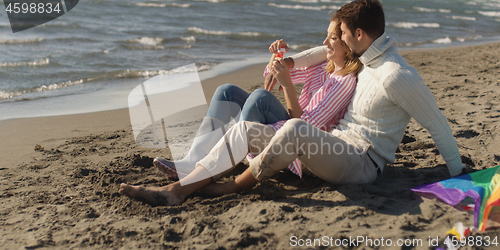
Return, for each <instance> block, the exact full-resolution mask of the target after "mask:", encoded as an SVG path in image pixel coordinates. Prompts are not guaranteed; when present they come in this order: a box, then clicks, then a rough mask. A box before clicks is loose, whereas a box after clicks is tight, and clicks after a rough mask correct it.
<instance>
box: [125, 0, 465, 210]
mask: <svg viewBox="0 0 500 250" xmlns="http://www.w3.org/2000/svg"><path fill="white" fill-rule="evenodd" d="M327 31H328V35H327V37H326V39H325V41H324V42H323V44H324V45H326V46H321V47H317V48H313V49H310V50H308V51H305V52H302V53H299V54H297V55H295V56H292V57H291V58H286V59H282V58H274V56H273V57H272V59H271V62H270V63H269V64H268V65H267V67H266V70H265V75H266V76H267V77H266V81H265V89H266V90H263V89H259V90H256V91H254V92H253V93H252V94H248V93H246V92H245V91H243V90H242V89H240V88H238V87H236V86H234V85H230V84H226V85H222V86H220V87H219V88H218V89H217V91H216V92H215V94H214V96H213V99H212V102H211V103H210V108H209V111H208V114H207V117H206V118H205V119H204V120H203V122H202V125H201V127H200V129H199V131H198V133H197V136H196V138H195V140H194V142H193V145H192V148H191V150H190V151H189V153H188V155H187V156H186V158H185V159H183V160H180V161H176V162H171V161H167V160H164V159H162V158H157V159H155V160H154V165H155V166H156V167H158V168H159V169H160V171H162V172H163V173H165V174H167V176H169V177H179V178H181V180H180V181H178V182H175V183H173V184H170V185H167V186H163V187H141V186H132V185H128V184H121V185H120V191H119V192H120V194H122V195H128V196H130V197H132V198H138V199H142V200H145V201H146V202H148V203H152V204H167V205H179V204H181V203H182V202H183V201H184V200H185V198H186V197H187V196H188V195H190V194H192V193H193V192H195V191H198V190H200V189H202V188H203V191H204V192H205V193H209V194H212V195H223V194H227V193H232V192H238V191H241V190H243V189H245V188H248V187H250V186H252V185H254V184H255V183H256V182H258V181H259V180H262V179H265V178H269V177H271V176H272V175H273V174H275V173H276V172H278V171H280V170H283V169H285V168H286V167H287V166H288V167H289V168H290V169H291V170H292V171H293V172H294V173H297V174H299V175H301V174H302V171H303V170H304V171H308V172H311V173H312V174H314V175H316V176H318V177H320V178H321V179H323V180H325V181H328V182H330V183H333V184H362V183H371V182H373V181H375V179H376V178H377V175H378V174H381V173H382V172H383V168H384V166H385V165H386V164H389V163H392V162H393V161H394V158H395V152H396V149H397V147H398V145H399V143H400V142H401V140H402V138H403V135H404V132H405V129H406V126H407V125H408V123H409V121H410V118H411V117H413V118H415V120H416V121H417V122H419V123H420V124H421V125H422V126H423V127H424V128H426V129H427V130H428V131H429V133H430V134H431V135H432V138H433V140H434V142H435V143H436V145H437V146H438V148H439V152H440V153H441V155H442V156H443V157H444V160H445V161H446V165H447V167H448V170H449V172H450V174H451V176H456V175H458V174H460V173H461V171H462V169H463V168H464V165H463V164H462V162H461V159H460V154H459V152H458V147H457V143H456V141H455V138H454V137H453V134H452V131H451V129H450V126H449V125H448V122H447V119H446V118H445V117H444V116H443V115H442V113H441V111H440V110H439V109H438V107H437V104H436V101H435V99H434V96H433V95H432V93H431V92H430V90H429V89H428V87H427V86H426V85H425V84H424V82H423V80H422V78H421V77H420V76H419V75H418V72H417V71H416V70H415V69H414V68H413V67H410V66H409V65H408V64H407V63H406V61H405V60H404V59H403V58H402V57H401V56H400V55H399V54H398V53H397V45H396V41H395V40H394V39H393V38H392V37H390V36H386V34H385V18H384V12H383V9H382V6H381V4H380V3H379V2H378V1H377V0H356V1H353V2H351V3H348V4H346V5H344V6H343V7H342V8H340V9H339V10H338V11H337V12H336V13H335V15H334V16H333V17H332V18H331V20H330V24H329V26H328V30H327ZM283 46H286V43H285V42H284V41H283V40H278V41H276V42H274V43H273V44H271V46H270V48H269V50H270V51H271V52H272V53H276V52H277V51H278V49H279V48H281V47H283ZM325 59H327V60H326V62H325ZM276 81H277V82H279V84H280V89H282V90H283V91H284V92H285V99H286V103H287V107H288V111H287V110H285V109H284V108H283V106H282V105H281V103H280V102H279V101H278V100H277V98H276V97H275V96H274V95H273V94H271V93H270V92H269V90H272V89H273V87H274V85H275V84H276ZM356 81H357V83H356ZM292 83H304V88H303V90H302V93H301V95H300V97H299V98H297V96H296V93H295V89H294V87H293V84H292ZM231 118H233V119H239V120H240V122H238V123H236V124H235V125H234V126H232V127H231V128H229V129H228V130H227V132H226V129H227V127H228V126H227V124H228V123H229V121H230V119H231ZM213 131H223V132H225V133H220V136H214V134H215V133H212V132H213ZM247 154H250V155H251V156H255V157H254V158H253V159H251V160H250V161H249V167H248V169H246V170H245V171H244V172H243V173H242V174H241V175H239V176H238V177H236V178H235V179H234V180H233V181H229V182H226V183H222V184H220V183H215V181H216V180H217V179H218V178H220V177H221V176H222V175H224V174H227V173H228V172H229V171H230V170H231V169H232V168H234V166H235V165H236V164H237V163H239V162H240V161H241V160H243V159H244V158H245V156H247ZM183 173H184V174H183Z"/></svg>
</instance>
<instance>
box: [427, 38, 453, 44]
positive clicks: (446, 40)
mask: <svg viewBox="0 0 500 250" xmlns="http://www.w3.org/2000/svg"><path fill="white" fill-rule="evenodd" d="M432 42H433V43H439V44H448V43H451V38H450V37H445V38H439V39H436V40H433V41H432Z"/></svg>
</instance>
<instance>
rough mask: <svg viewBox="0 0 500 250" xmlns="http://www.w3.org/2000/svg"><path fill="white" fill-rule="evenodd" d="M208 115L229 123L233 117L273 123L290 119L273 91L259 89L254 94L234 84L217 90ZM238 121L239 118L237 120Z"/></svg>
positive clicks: (240, 119)
mask: <svg viewBox="0 0 500 250" xmlns="http://www.w3.org/2000/svg"><path fill="white" fill-rule="evenodd" d="M207 116H208V117H213V118H216V119H219V120H220V121H222V122H224V123H226V124H227V123H229V122H230V121H231V118H232V119H238V116H239V121H252V122H259V123H262V124H272V123H275V122H278V121H283V120H288V119H290V116H289V115H288V112H287V110H286V109H285V108H284V107H283V105H282V104H281V102H280V101H279V100H278V98H276V96H274V95H273V94H272V93H271V92H269V91H267V90H265V89H257V90H255V91H254V92H252V94H248V93H247V92H246V91H245V90H243V89H241V88H240V87H238V86H236V85H233V84H229V83H227V84H223V85H221V86H219V87H218V88H217V90H216V91H215V93H214V95H213V97H212V101H211V102H210V107H209V108H208V112H207ZM236 122H238V120H237V121H236Z"/></svg>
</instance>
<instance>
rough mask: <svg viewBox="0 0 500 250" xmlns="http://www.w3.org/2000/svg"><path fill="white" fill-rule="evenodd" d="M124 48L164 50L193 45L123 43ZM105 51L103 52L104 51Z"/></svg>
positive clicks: (188, 47) (187, 47) (186, 47)
mask: <svg viewBox="0 0 500 250" xmlns="http://www.w3.org/2000/svg"><path fill="white" fill-rule="evenodd" d="M123 47H124V48H126V49H130V50H164V49H190V48H191V47H193V45H192V44H188V45H172V46H162V45H153V46H148V45H146V46H134V45H123ZM104 53H105V52H104Z"/></svg>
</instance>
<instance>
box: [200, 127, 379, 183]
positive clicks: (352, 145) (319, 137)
mask: <svg viewBox="0 0 500 250" xmlns="http://www.w3.org/2000/svg"><path fill="white" fill-rule="evenodd" d="M369 147H370V145H369V144H367V143H366V142H363V141H359V140H356V139H353V138H351V137H349V136H347V135H345V134H344V133H342V132H341V131H339V130H334V131H333V132H332V133H327V132H324V131H322V130H320V129H318V128H316V127H314V126H312V125H311V124H309V123H307V122H305V121H303V120H301V119H291V120H289V121H287V122H286V123H285V125H284V126H283V127H282V128H281V129H280V130H278V131H277V132H274V130H273V129H272V128H271V127H270V126H267V125H263V124H260V123H254V122H239V123H237V124H236V125H234V126H233V127H231V128H230V129H229V130H228V132H227V133H226V135H225V137H224V138H222V139H221V141H219V143H218V144H217V145H216V146H215V147H214V149H212V151H210V153H209V154H208V155H207V157H205V158H204V159H202V160H201V161H200V162H198V163H197V166H203V167H205V168H206V169H207V170H208V171H209V172H210V173H211V174H212V176H213V178H214V179H215V180H216V179H218V178H220V176H222V175H224V174H226V173H227V172H229V171H230V170H231V169H232V168H234V166H235V164H237V163H238V162H240V161H241V160H243V158H245V156H246V154H247V153H249V152H250V153H252V154H254V155H257V156H256V157H255V158H254V159H253V160H251V161H250V170H251V172H252V174H253V175H254V177H255V178H256V179H258V180H262V179H266V178H269V177H271V176H272V175H274V174H275V173H276V172H278V171H280V170H282V169H285V168H286V167H287V166H288V165H289V164H290V163H291V162H293V161H294V160H295V159H296V158H297V157H299V159H300V161H301V162H302V167H303V168H307V170H309V171H310V172H312V173H313V174H314V175H316V176H318V177H320V178H321V179H323V180H325V181H328V182H330V183H333V184H363V183H371V182H373V181H375V179H376V178H377V171H376V168H375V165H374V163H373V161H372V160H371V159H370V158H369V157H368V154H367V150H368V148H369Z"/></svg>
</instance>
